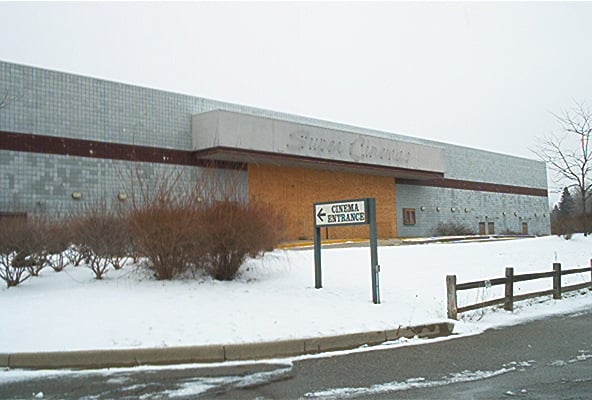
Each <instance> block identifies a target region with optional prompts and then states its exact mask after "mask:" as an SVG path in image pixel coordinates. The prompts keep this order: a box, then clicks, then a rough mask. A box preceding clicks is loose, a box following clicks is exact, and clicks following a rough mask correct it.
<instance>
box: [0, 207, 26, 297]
mask: <svg viewBox="0 0 592 400" xmlns="http://www.w3.org/2000/svg"><path fill="white" fill-rule="evenodd" d="M29 231H30V226H29V223H28V222H27V220H26V219H20V218H18V219H16V218H11V219H8V218H6V219H0V279H2V280H3V281H4V282H5V283H6V285H7V287H13V286H17V285H19V284H20V283H22V282H24V281H26V280H27V279H28V278H29V277H30V276H31V274H30V273H29V271H28V269H27V268H26V265H21V263H22V261H24V260H22V259H23V258H26V257H24V256H23V254H25V252H27V246H28V236H29ZM19 254H21V256H19ZM15 259H16V261H14V260H15Z"/></svg>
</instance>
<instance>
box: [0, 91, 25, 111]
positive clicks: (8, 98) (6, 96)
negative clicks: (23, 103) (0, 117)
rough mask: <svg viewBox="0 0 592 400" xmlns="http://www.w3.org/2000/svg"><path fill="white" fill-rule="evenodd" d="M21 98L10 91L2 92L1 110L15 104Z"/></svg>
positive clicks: (0, 96) (0, 93) (0, 92)
mask: <svg viewBox="0 0 592 400" xmlns="http://www.w3.org/2000/svg"><path fill="white" fill-rule="evenodd" d="M19 98H20V96H16V95H11V94H10V91H9V90H8V89H4V90H0V110H2V109H3V108H6V107H8V105H9V104H11V103H14V102H15V101H17V100H18V99H19Z"/></svg>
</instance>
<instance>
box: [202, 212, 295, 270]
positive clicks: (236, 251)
mask: <svg viewBox="0 0 592 400" xmlns="http://www.w3.org/2000/svg"><path fill="white" fill-rule="evenodd" d="M203 222H204V224H205V227H204V232H203V234H204V244H203V247H202V248H201V251H202V252H203V253H206V259H205V261H206V262H205V265H204V267H205V269H206V272H207V273H208V274H210V275H211V276H212V277H213V278H214V279H217V280H232V279H234V278H235V277H236V275H237V272H238V270H239V268H240V266H241V265H242V264H243V262H244V261H245V259H246V258H247V257H248V256H251V257H255V256H257V255H258V254H260V253H261V252H263V251H266V250H271V249H273V248H274V247H275V245H277V243H278V242H279V241H280V240H281V239H282V236H283V226H284V225H283V221H282V218H281V217H280V216H279V215H278V214H277V213H276V212H274V211H273V210H272V209H271V207H269V206H266V205H263V204H260V203H256V202H251V204H248V205H247V204H241V203H237V202H219V203H217V204H215V205H213V207H211V208H210V209H209V210H208V211H207V214H206V218H205V219H204V221H203Z"/></svg>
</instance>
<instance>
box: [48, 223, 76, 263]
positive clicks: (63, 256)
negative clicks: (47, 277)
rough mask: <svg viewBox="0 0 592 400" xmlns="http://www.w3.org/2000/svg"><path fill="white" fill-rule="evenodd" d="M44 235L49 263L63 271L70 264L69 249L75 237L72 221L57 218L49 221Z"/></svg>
mask: <svg viewBox="0 0 592 400" xmlns="http://www.w3.org/2000/svg"><path fill="white" fill-rule="evenodd" d="M43 236H44V244H45V250H46V252H47V257H46V258H47V264H48V265H49V266H50V267H51V268H52V269H53V270H54V271H56V272H60V271H62V270H63V269H64V268H65V267H66V265H67V264H68V261H69V257H68V249H69V248H70V247H71V243H72V241H73V239H74V238H73V236H72V228H71V224H70V221H69V220H67V219H56V220H53V221H50V222H48V223H47V224H46V225H45V227H44V235H43Z"/></svg>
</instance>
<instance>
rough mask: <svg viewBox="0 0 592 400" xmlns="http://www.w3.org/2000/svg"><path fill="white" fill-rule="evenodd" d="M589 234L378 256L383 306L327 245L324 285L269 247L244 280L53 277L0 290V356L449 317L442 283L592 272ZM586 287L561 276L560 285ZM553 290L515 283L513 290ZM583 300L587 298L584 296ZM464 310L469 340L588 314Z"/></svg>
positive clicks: (553, 304) (276, 335)
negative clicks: (511, 273)
mask: <svg viewBox="0 0 592 400" xmlns="http://www.w3.org/2000/svg"><path fill="white" fill-rule="evenodd" d="M591 244H592V238H585V237H583V236H582V235H575V236H574V237H573V238H572V239H571V240H564V239H562V238H559V237H555V236H550V237H543V238H531V239H520V240H513V241H498V242H485V243H447V244H436V243H434V244H426V245H412V246H390V247H380V248H379V263H380V265H381V268H382V269H381V274H380V291H381V298H382V303H381V304H379V305H375V304H373V303H372V301H371V283H370V282H371V281H370V279H371V278H370V266H369V264H370V261H369V249H368V248H363V247H362V248H359V247H357V248H346V249H323V251H322V257H323V289H320V290H317V289H315V288H314V268H313V252H312V250H276V251H273V252H271V253H268V254H266V255H265V256H263V257H260V258H257V259H251V260H249V261H247V262H246V263H245V265H243V267H242V269H241V275H240V278H239V279H238V280H236V281H233V282H218V281H214V280H211V279H209V278H199V279H197V280H195V279H186V280H176V281H155V280H153V279H152V278H150V277H149V274H147V273H146V272H145V271H143V270H141V269H140V268H137V267H135V266H133V265H127V266H126V267H125V268H124V269H123V270H121V271H114V270H110V271H109V272H108V273H107V276H106V279H104V280H103V281H97V280H95V279H94V278H93V276H92V273H91V272H90V270H88V269H86V268H84V267H73V266H68V267H67V268H66V269H65V270H64V271H62V272H59V273H56V272H54V271H53V270H51V269H45V270H43V271H42V273H41V276H39V277H33V278H30V279H29V280H28V281H26V282H24V283H23V284H22V285H21V286H18V287H16V288H10V289H6V288H2V289H0V309H2V310H3V321H2V326H1V327H0V353H10V352H22V351H32V352H37V351H62V350H84V349H115V348H117V349H119V348H145V347H169V346H187V345H203V344H231V343H246V342H258V341H272V340H280V339H290V338H305V337H315V336H319V335H335V334H343V333H351V332H361V331H367V330H384V329H393V328H397V327H399V326H407V325H417V324H424V323H431V322H442V321H444V320H446V286H445V277H446V275H448V274H456V275H457V279H458V282H459V283H462V282H467V281H472V280H481V279H492V278H498V277H503V276H504V269H505V267H507V266H513V267H514V269H515V274H521V273H526V272H543V271H550V270H551V265H552V263H553V262H556V261H557V262H561V263H562V265H563V268H564V269H567V268H576V267H583V266H589V265H590V264H589V262H590V261H589V260H590V258H592V246H591ZM585 280H588V281H589V280H590V274H589V273H588V274H578V275H573V276H565V277H564V283H566V282H567V283H579V282H583V281H585ZM549 288H551V279H543V280H538V281H536V282H535V283H528V282H525V283H521V284H520V286H518V287H516V288H515V294H520V293H524V292H525V291H532V290H543V289H549ZM502 293H503V287H501V286H500V287H491V288H486V289H480V290H474V291H467V292H461V293H459V304H460V305H463V304H467V303H473V302H476V301H483V300H487V299H491V298H496V297H501V296H502ZM581 293H582V294H581ZM565 297H566V298H565V299H563V300H552V299H550V298H549V297H546V298H544V299H536V300H530V301H525V302H520V303H516V305H515V311H514V313H509V312H506V311H503V310H500V309H499V308H495V309H492V308H490V309H486V310H480V311H475V312H472V313H467V314H461V316H462V318H461V321H460V322H458V323H457V326H456V328H455V331H456V332H459V333H467V334H468V333H476V332H480V331H482V330H484V329H487V328H489V327H492V326H499V325H504V324H513V323H518V322H521V321H525V320H528V319H531V318H539V317H541V316H544V315H550V314H553V313H566V312H572V311H576V310H579V309H585V308H589V307H590V306H591V305H592V295H591V293H590V292H589V291H587V290H586V291H581V292H576V294H574V295H567V296H565Z"/></svg>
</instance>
